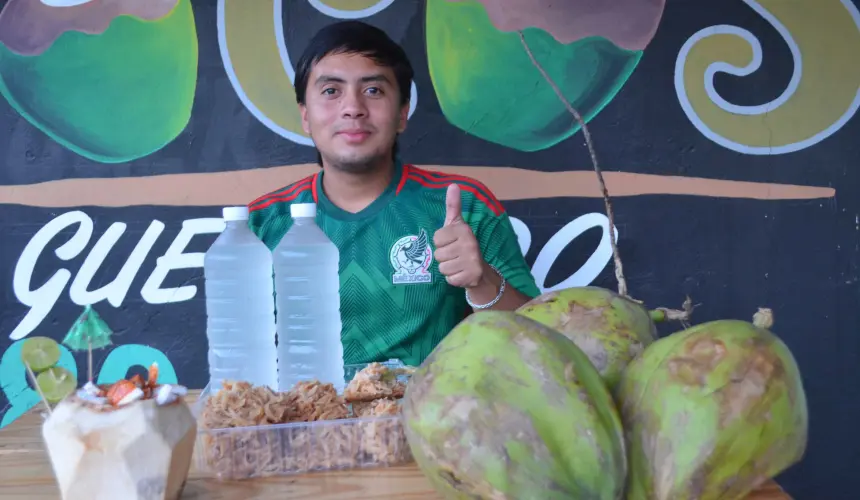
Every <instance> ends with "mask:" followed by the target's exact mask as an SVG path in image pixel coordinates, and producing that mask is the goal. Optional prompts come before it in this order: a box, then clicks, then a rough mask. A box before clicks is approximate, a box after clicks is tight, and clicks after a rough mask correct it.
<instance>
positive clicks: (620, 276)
mask: <svg viewBox="0 0 860 500" xmlns="http://www.w3.org/2000/svg"><path fill="white" fill-rule="evenodd" d="M517 33H518V34H519V35H520V42H522V44H523V48H525V50H526V53H527V54H528V56H529V59H531V62H532V64H533V65H534V66H535V68H537V70H538V71H540V74H541V75H542V76H543V78H544V80H546V82H547V83H548V84H549V85H550V87H552V90H553V91H554V92H555V95H556V96H558V98H559V99H560V100H561V102H562V104H564V107H565V108H567V111H568V112H569V113H570V114H571V115H573V118H574V119H575V120H576V121H577V122H579V127H580V128H581V129H582V135H583V136H584V137H585V144H586V146H588V153H589V155H591V164H592V165H593V166H594V173H595V174H597V182H598V183H600V190H601V191H602V194H603V204H604V205H606V218H607V219H609V232H610V238H609V245H610V246H611V247H612V260H613V261H614V263H615V279H616V280H617V281H618V294H619V295H622V296H624V297H627V298H630V296H629V295H627V279H625V278H624V268H623V266H622V265H621V255H620V254H619V253H618V245H617V244H616V241H615V240H616V239H617V232H616V231H615V213H614V212H613V211H612V201H611V199H610V198H609V190H608V189H606V182H605V181H604V180H603V171H602V170H601V169H600V165H599V164H598V163H597V152H596V151H595V150H594V144H593V143H592V142H591V134H590V133H589V132H588V127H587V126H586V125H585V120H583V119H582V115H580V114H579V112H578V111H577V110H576V109H574V107H573V106H572V105H571V104H570V103H569V102H568V101H567V99H566V98H565V97H564V94H563V93H562V92H561V89H559V88H558V85H556V84H555V82H554V81H553V80H552V78H550V76H549V74H547V72H546V71H545V70H544V69H543V66H541V64H540V63H539V62H538V61H537V59H536V58H535V56H534V54H533V53H532V51H531V49H530V48H529V44H528V42H526V37H525V35H523V32H522V31H517Z"/></svg>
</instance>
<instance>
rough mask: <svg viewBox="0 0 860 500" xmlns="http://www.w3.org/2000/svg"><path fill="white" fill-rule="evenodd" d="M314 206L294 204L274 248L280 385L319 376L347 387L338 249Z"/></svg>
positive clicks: (337, 386) (284, 386)
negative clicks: (290, 221)
mask: <svg viewBox="0 0 860 500" xmlns="http://www.w3.org/2000/svg"><path fill="white" fill-rule="evenodd" d="M316 212H317V209H316V204H315V203H296V204H293V205H291V206H290V215H292V218H293V225H292V227H291V228H290V230H289V231H287V233H286V234H285V235H284V237H283V239H281V242H280V243H279V244H278V246H277V247H276V248H275V251H274V257H273V259H274V267H275V297H276V304H277V329H278V385H279V388H280V390H282V391H286V390H289V389H291V388H292V387H293V385H295V384H296V382H301V381H308V380H314V379H316V380H319V381H320V382H323V383H331V384H333V385H334V387H335V389H336V390H337V391H338V393H341V392H343V389H344V385H345V383H344V368H343V344H342V343H341V340H340V335H341V328H342V325H341V319H340V278H339V274H338V262H339V260H340V255H339V252H338V249H337V247H336V246H335V245H334V243H332V242H331V240H329V239H328V237H327V236H326V235H325V233H323V231H322V229H320V228H319V226H317V224H316Z"/></svg>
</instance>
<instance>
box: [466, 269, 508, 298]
mask: <svg viewBox="0 0 860 500" xmlns="http://www.w3.org/2000/svg"><path fill="white" fill-rule="evenodd" d="M482 267H483V272H482V273H481V277H480V278H479V279H478V283H477V284H476V285H475V286H472V287H466V293H468V294H469V300H471V301H472V302H474V303H475V304H486V303H489V302H490V301H492V300H494V299H495V298H496V297H497V296H498V295H499V290H500V289H501V286H502V277H501V276H500V275H499V273H498V272H496V271H495V270H494V269H493V268H492V267H490V265H489V264H487V263H486V262H484V263H483V266H482Z"/></svg>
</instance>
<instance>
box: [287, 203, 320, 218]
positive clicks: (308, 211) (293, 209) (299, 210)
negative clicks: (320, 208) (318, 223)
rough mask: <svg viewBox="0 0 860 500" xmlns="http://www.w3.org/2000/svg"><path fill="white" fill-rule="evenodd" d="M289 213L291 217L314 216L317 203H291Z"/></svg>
mask: <svg viewBox="0 0 860 500" xmlns="http://www.w3.org/2000/svg"><path fill="white" fill-rule="evenodd" d="M290 215H292V216H293V218H296V217H316V216H317V204H316V203H293V204H292V205H290Z"/></svg>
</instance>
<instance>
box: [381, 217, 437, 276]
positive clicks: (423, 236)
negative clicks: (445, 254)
mask: <svg viewBox="0 0 860 500" xmlns="http://www.w3.org/2000/svg"><path fill="white" fill-rule="evenodd" d="M388 258H389V260H390V261H391V266H392V267H394V274H393V275H392V276H391V281H392V282H393V283H394V284H395V285H409V284H412V283H431V282H432V281H433V274H432V273H430V263H431V262H433V251H432V250H431V249H430V245H429V244H428V241H427V233H426V232H424V229H421V230H420V231H419V232H418V236H414V235H410V236H404V237H402V238H400V239H399V240H397V241H396V242H394V245H392V246H391V251H390V252H389V254H388Z"/></svg>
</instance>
